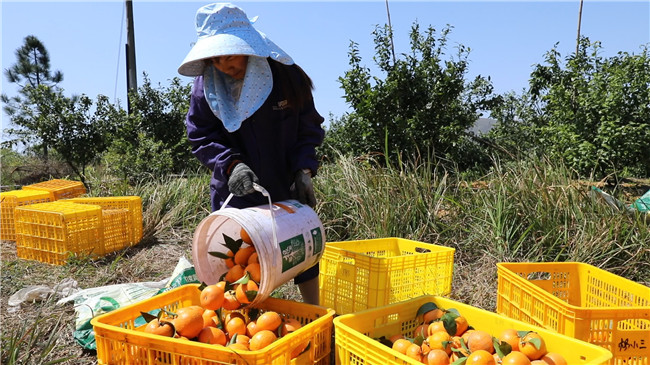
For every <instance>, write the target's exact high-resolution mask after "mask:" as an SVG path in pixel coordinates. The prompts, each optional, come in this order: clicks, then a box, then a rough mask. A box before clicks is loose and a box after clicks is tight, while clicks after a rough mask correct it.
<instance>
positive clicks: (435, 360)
mask: <svg viewBox="0 0 650 365" xmlns="http://www.w3.org/2000/svg"><path fill="white" fill-rule="evenodd" d="M424 363H425V364H427V365H449V354H447V353H446V352H445V351H443V350H440V349H433V350H431V351H429V354H428V355H427V357H426V358H425V360H424Z"/></svg>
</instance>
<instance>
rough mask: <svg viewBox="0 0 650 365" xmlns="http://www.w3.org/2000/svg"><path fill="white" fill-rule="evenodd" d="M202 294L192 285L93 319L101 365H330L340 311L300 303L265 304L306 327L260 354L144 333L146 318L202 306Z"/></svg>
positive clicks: (263, 306)
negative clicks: (336, 313)
mask: <svg viewBox="0 0 650 365" xmlns="http://www.w3.org/2000/svg"><path fill="white" fill-rule="evenodd" d="M198 288H199V285H198V284H186V285H183V286H180V287H177V288H175V289H172V290H170V291H167V292H164V293H162V294H158V295H156V296H154V297H151V298H149V299H146V300H143V301H140V302H138V303H134V304H131V305H129V306H125V307H122V308H118V309H115V310H113V311H111V312H108V313H105V314H102V315H100V316H97V317H95V318H93V319H92V320H91V322H90V323H91V324H92V326H93V330H94V332H95V341H96V343H97V360H98V364H100V365H107V364H157V365H171V364H174V365H175V364H196V365H199V364H200V365H216V364H240V365H243V364H248V365H268V364H295V365H303V364H319V365H325V364H329V362H330V354H331V345H332V328H333V324H332V320H333V317H334V311H333V310H332V309H327V308H323V307H319V306H315V305H309V304H305V303H299V302H294V301H288V300H282V299H277V298H267V299H266V300H265V301H263V302H261V303H260V304H259V306H258V307H257V308H258V309H259V310H260V312H265V311H275V312H277V313H279V314H280V315H281V316H283V317H285V318H293V319H296V320H297V321H299V322H300V323H302V324H303V325H302V327H300V328H298V329H297V330H296V331H294V332H292V333H290V334H288V335H286V336H284V337H281V338H279V339H277V340H276V341H274V342H273V343H271V344H270V345H268V346H267V347H265V348H264V349H261V350H257V351H247V350H233V349H230V348H227V347H223V346H218V345H210V344H205V343H201V342H198V341H190V340H182V339H177V338H171V337H164V336H158V335H153V334H150V333H145V332H144V331H143V328H144V327H145V326H146V321H145V320H144V319H143V318H142V317H141V312H149V313H153V312H154V311H157V310H159V309H165V310H168V311H171V312H175V311H176V310H177V309H178V308H183V307H189V306H191V305H199V303H200V293H201V292H200V290H199V289H198ZM307 342H308V343H309V345H308V346H307V350H306V351H305V352H304V353H302V354H301V355H299V356H298V357H297V358H295V359H291V353H292V352H293V351H294V350H295V349H296V348H299V347H300V348H302V347H303V346H304V345H305V343H307Z"/></svg>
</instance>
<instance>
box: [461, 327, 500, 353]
mask: <svg viewBox="0 0 650 365" xmlns="http://www.w3.org/2000/svg"><path fill="white" fill-rule="evenodd" d="M467 348H468V349H469V352H470V353H471V352H474V351H476V350H485V351H487V352H489V353H491V354H493V353H494V344H493V343H492V335H491V334H489V333H487V332H485V331H481V330H474V331H472V332H471V333H470V334H469V336H468V337H467Z"/></svg>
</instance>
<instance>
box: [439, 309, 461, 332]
mask: <svg viewBox="0 0 650 365" xmlns="http://www.w3.org/2000/svg"><path fill="white" fill-rule="evenodd" d="M440 320H441V321H442V323H443V324H444V325H445V330H447V333H449V334H450V335H452V336H454V335H455V334H456V331H457V330H458V328H457V325H456V317H455V316H454V314H453V313H445V314H443V316H442V317H441V318H440Z"/></svg>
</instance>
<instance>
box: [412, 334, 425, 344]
mask: <svg viewBox="0 0 650 365" xmlns="http://www.w3.org/2000/svg"><path fill="white" fill-rule="evenodd" d="M412 342H413V343H414V344H416V345H418V346H422V342H424V336H422V335H417V336H415V338H414V339H413V341H412Z"/></svg>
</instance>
